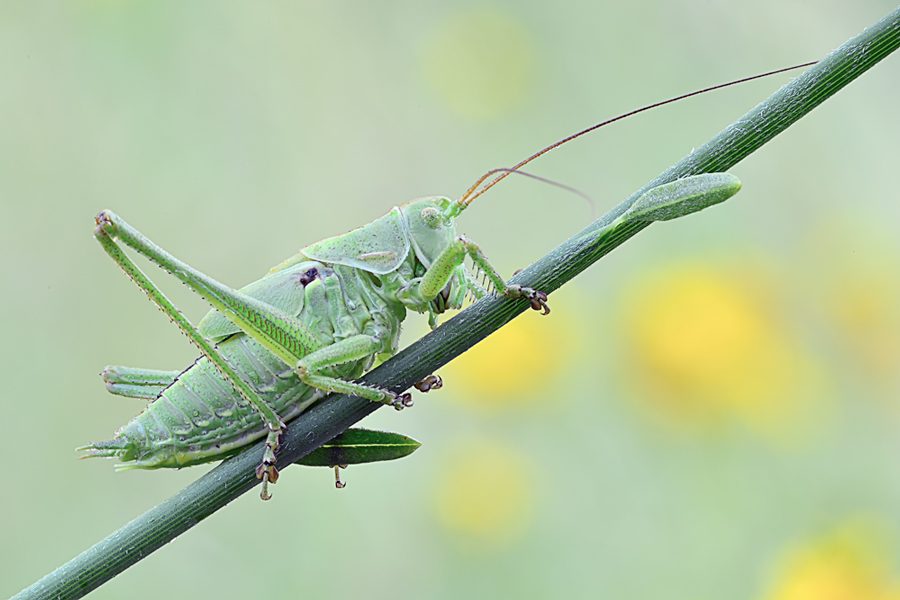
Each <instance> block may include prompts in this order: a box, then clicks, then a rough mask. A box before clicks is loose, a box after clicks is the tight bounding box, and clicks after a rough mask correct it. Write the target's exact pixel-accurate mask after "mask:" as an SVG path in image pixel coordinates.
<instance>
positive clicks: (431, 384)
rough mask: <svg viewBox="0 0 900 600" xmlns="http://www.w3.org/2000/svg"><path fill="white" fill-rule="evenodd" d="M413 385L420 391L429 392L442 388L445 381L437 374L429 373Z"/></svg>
mask: <svg viewBox="0 0 900 600" xmlns="http://www.w3.org/2000/svg"><path fill="white" fill-rule="evenodd" d="M413 387H415V388H416V389H417V390H419V391H420V392H429V391H431V390H439V389H441V388H442V387H444V382H443V381H441V378H440V377H439V376H437V375H429V376H428V377H425V378H424V379H422V380H421V381H418V382H416V383H415V384H414V386H413Z"/></svg>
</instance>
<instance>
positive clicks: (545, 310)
mask: <svg viewBox="0 0 900 600" xmlns="http://www.w3.org/2000/svg"><path fill="white" fill-rule="evenodd" d="M506 297H507V298H527V299H528V300H529V302H530V303H531V308H532V309H533V310H539V311H541V314H542V315H549V314H550V307H549V306H548V305H547V294H545V293H544V292H541V291H538V290H533V289H531V288H529V287H522V286H518V285H511V286H509V291H508V292H507V293H506Z"/></svg>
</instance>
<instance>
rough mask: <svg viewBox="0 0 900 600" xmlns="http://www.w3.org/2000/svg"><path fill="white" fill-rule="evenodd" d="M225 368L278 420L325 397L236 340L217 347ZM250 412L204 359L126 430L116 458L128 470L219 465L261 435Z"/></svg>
mask: <svg viewBox="0 0 900 600" xmlns="http://www.w3.org/2000/svg"><path fill="white" fill-rule="evenodd" d="M219 350H221V352H222V354H224V356H225V358H226V359H227V360H228V362H229V363H230V364H231V365H232V366H233V367H234V368H235V370H236V371H237V372H239V373H241V374H242V377H243V379H244V380H245V381H247V382H248V383H249V384H250V385H251V387H253V388H254V389H255V390H256V391H257V392H258V393H259V395H260V397H262V398H263V399H264V400H265V401H266V402H267V403H268V404H269V406H271V407H272V408H273V409H274V410H275V412H276V413H278V415H279V416H281V418H282V419H283V420H284V421H287V420H289V419H291V418H293V417H295V416H296V415H298V414H300V413H301V412H303V411H304V410H305V409H306V408H307V407H308V406H309V405H310V404H312V403H313V402H315V401H316V400H318V399H320V398H322V397H324V395H325V393H324V392H322V391H321V390H317V389H315V388H311V387H309V386H307V385H306V384H304V383H302V382H301V381H300V380H299V379H298V378H297V376H296V375H295V374H294V373H293V371H292V370H291V369H290V368H289V367H288V366H287V365H286V364H285V363H284V362H282V361H281V360H279V359H278V358H277V357H276V356H275V355H273V354H271V353H270V352H268V351H266V350H265V349H264V348H263V347H262V346H261V345H259V344H258V343H256V342H255V341H253V340H252V339H250V338H249V337H248V336H246V335H243V334H237V335H234V336H232V337H230V338H228V339H227V340H224V341H223V342H221V343H219ZM265 434H266V426H265V424H264V423H263V421H262V419H261V418H260V416H259V414H258V413H257V412H256V410H255V409H254V408H253V407H252V406H251V405H250V404H248V403H246V402H245V401H244V400H243V399H242V398H241V397H240V395H239V394H238V393H237V391H236V390H235V389H234V387H233V386H232V385H231V384H230V383H229V382H228V381H227V380H226V379H225V378H224V377H222V375H221V374H219V372H218V371H217V370H216V369H215V367H214V366H213V365H212V363H210V362H209V360H208V359H206V358H205V357H203V358H200V359H198V360H197V362H195V363H194V364H193V365H191V367H189V368H188V369H187V370H186V371H185V372H184V373H182V374H181V375H179V377H178V379H177V380H176V381H175V382H174V383H173V384H172V385H170V386H169V387H168V388H166V389H165V390H164V391H163V392H162V394H160V396H159V397H158V398H157V399H156V400H154V401H153V402H151V403H150V404H149V405H148V406H147V408H146V409H145V410H144V411H143V412H142V413H141V414H139V415H138V416H136V417H135V418H134V419H132V420H131V422H129V423H128V424H127V425H125V427H123V428H122V429H120V430H119V431H118V432H117V433H116V438H125V439H126V440H127V441H128V442H129V443H128V444H127V445H126V447H125V448H123V451H122V452H121V453H120V454H119V458H120V459H122V460H124V461H128V462H130V461H135V463H134V464H131V465H127V466H128V467H131V468H143V469H152V468H156V467H183V466H188V465H192V464H197V463H202V462H208V461H212V460H221V459H222V458H225V457H226V456H228V455H230V454H234V453H236V452H237V451H239V450H240V449H242V448H243V447H244V446H246V445H247V444H249V443H250V442H252V441H254V440H256V439H258V438H261V437H263V436H264V435H265Z"/></svg>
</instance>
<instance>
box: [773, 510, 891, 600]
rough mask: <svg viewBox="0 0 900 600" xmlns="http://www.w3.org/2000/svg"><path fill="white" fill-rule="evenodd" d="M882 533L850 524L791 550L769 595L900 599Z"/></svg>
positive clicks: (796, 599)
mask: <svg viewBox="0 0 900 600" xmlns="http://www.w3.org/2000/svg"><path fill="white" fill-rule="evenodd" d="M884 546H885V544H884V540H883V537H882V536H879V535H878V534H877V530H876V528H875V527H873V526H872V525H871V524H868V525H867V524H865V523H862V522H852V523H849V524H847V525H845V526H843V527H842V528H840V529H839V530H837V531H836V532H834V533H832V534H830V535H828V536H825V537H823V538H822V539H819V540H817V541H815V542H813V543H811V544H809V545H807V546H805V547H801V548H798V549H795V550H794V551H793V552H791V553H790V554H789V555H788V557H787V558H786V560H785V561H784V564H783V565H782V566H781V569H780V571H781V573H780V574H779V576H778V578H777V580H776V582H775V584H774V585H773V588H772V590H771V592H770V593H768V594H767V595H766V596H764V600H897V599H900V586H898V585H897V580H896V578H894V577H892V576H891V575H890V570H889V565H890V563H891V560H890V557H889V554H888V553H887V552H886V548H885V547H884Z"/></svg>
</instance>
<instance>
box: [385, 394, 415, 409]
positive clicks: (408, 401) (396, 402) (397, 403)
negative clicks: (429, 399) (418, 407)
mask: <svg viewBox="0 0 900 600" xmlns="http://www.w3.org/2000/svg"><path fill="white" fill-rule="evenodd" d="M386 404H389V405H390V406H393V407H394V408H395V409H396V410H403V409H404V408H409V407H410V406H412V405H413V399H412V394H410V393H409V392H404V393H403V394H394V398H393V399H392V400H388V401H387V402H386Z"/></svg>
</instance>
